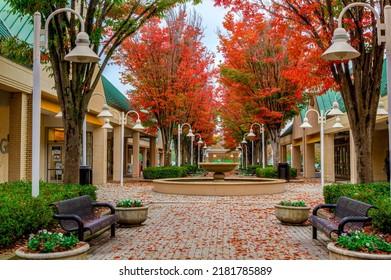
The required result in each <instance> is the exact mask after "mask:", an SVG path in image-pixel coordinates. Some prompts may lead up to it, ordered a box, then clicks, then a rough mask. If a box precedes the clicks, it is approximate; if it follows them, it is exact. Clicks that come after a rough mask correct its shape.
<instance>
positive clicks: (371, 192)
mask: <svg viewBox="0 0 391 280" xmlns="http://www.w3.org/2000/svg"><path fill="white" fill-rule="evenodd" d="M389 194H390V187H389V184H388V183H369V184H333V185H327V186H325V187H324V188H323V196H324V201H325V203H336V202H337V200H338V198H339V197H340V196H347V197H350V198H353V199H355V200H359V201H362V202H366V203H369V204H375V201H376V200H377V199H378V198H379V197H384V196H389Z"/></svg>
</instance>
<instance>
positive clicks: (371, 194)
mask: <svg viewBox="0 0 391 280" xmlns="http://www.w3.org/2000/svg"><path fill="white" fill-rule="evenodd" d="M323 196H324V201H325V203H332V204H333V203H336V202H337V199H338V198H339V197H340V196H347V197H350V198H353V199H355V200H359V201H362V202H366V203H369V204H372V205H375V206H376V207H377V209H371V210H370V216H371V217H372V219H373V220H372V224H373V226H374V227H376V228H378V229H380V230H381V231H382V232H384V233H391V205H390V185H389V183H369V184H333V185H326V186H325V187H324V188H323Z"/></svg>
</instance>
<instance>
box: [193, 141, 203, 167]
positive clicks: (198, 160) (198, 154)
mask: <svg viewBox="0 0 391 280" xmlns="http://www.w3.org/2000/svg"><path fill="white" fill-rule="evenodd" d="M197 135H199V136H200V138H199V139H198V142H197V168H198V169H200V145H201V144H203V143H204V141H202V136H201V134H199V133H196V134H194V136H197ZM192 148H193V146H192Z"/></svg>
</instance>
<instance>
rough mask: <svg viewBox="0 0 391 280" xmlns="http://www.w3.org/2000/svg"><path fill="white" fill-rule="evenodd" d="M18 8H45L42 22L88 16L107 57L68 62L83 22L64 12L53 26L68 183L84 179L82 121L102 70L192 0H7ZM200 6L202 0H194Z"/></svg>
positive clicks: (96, 47) (94, 42) (51, 51)
mask: <svg viewBox="0 0 391 280" xmlns="http://www.w3.org/2000/svg"><path fill="white" fill-rule="evenodd" d="M5 1H6V2H7V3H8V4H9V5H10V7H11V8H12V11H13V12H15V13H20V14H29V15H31V16H32V15H33V14H34V13H35V12H36V11H39V12H40V13H41V15H42V23H41V24H42V26H43V25H44V24H45V22H46V19H47V18H48V16H49V15H50V14H51V13H52V12H54V11H55V10H57V9H59V8H64V7H68V8H71V9H73V10H75V11H77V12H79V14H80V15H81V16H82V17H83V18H84V19H85V32H86V33H87V34H89V35H90V40H91V47H92V50H93V51H95V52H96V53H98V55H99V56H100V57H101V58H102V59H101V61H100V64H99V65H97V64H96V63H87V64H81V63H70V62H68V61H65V60H64V56H65V55H67V54H68V53H69V52H70V50H71V49H73V48H74V47H75V39H76V35H77V32H78V31H79V30H80V28H78V25H79V23H78V21H77V19H76V18H75V16H74V15H73V14H69V13H59V14H57V15H56V16H54V17H53V19H52V20H51V21H50V22H49V24H48V40H49V44H48V50H47V51H48V55H49V60H50V64H51V67H50V69H51V71H52V72H53V76H54V81H55V88H56V91H57V96H58V100H59V103H60V106H61V110H62V114H63V125H64V133H65V161H64V162H65V165H64V183H77V182H78V181H79V164H80V163H79V160H80V142H81V132H82V124H83V120H84V117H85V114H86V111H87V106H88V103H89V100H90V98H91V95H92V93H93V91H94V90H95V88H96V86H97V84H98V82H99V79H100V77H101V74H102V73H103V70H104V69H105V67H106V65H107V63H108V62H109V60H110V58H111V56H112V54H113V53H114V51H115V50H116V49H117V48H118V47H119V46H120V45H121V44H122V42H123V41H124V40H125V39H126V38H128V37H129V36H132V35H133V34H134V33H135V32H136V31H137V30H139V28H140V27H141V26H142V25H143V24H144V23H145V22H147V21H148V20H150V19H151V18H153V17H155V16H159V17H161V16H163V15H164V13H165V12H166V11H167V10H168V9H170V8H172V7H174V6H175V5H176V4H178V3H185V2H188V0H155V1H148V0H90V1H84V0H69V1H67V0H51V1H45V0H5ZM192 2H193V3H194V4H197V3H198V2H200V0H192Z"/></svg>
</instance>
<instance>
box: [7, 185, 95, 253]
mask: <svg viewBox="0 0 391 280" xmlns="http://www.w3.org/2000/svg"><path fill="white" fill-rule="evenodd" d="M95 192H96V187H95V186H93V185H88V186H81V185H76V184H75V185H62V184H50V183H44V182H40V189H39V195H38V197H32V195H31V182H28V181H15V182H6V183H1V184H0V221H1V223H0V245H4V246H8V245H11V244H12V243H13V242H15V241H16V240H17V239H19V238H21V237H22V236H23V235H25V234H28V233H31V232H37V231H38V230H40V229H42V228H47V227H50V226H53V225H55V224H56V223H57V220H54V219H53V214H54V210H53V208H52V207H49V204H50V203H53V202H55V201H59V200H64V199H69V198H73V197H77V196H80V195H84V194H88V195H90V196H91V197H92V199H93V200H96V193H95Z"/></svg>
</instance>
